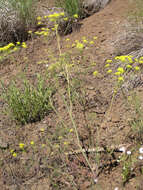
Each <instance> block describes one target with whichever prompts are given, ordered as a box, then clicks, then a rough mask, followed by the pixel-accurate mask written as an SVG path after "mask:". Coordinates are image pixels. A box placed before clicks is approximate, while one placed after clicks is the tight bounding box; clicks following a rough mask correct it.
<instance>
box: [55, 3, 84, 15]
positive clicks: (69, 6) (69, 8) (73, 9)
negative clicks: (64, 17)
mask: <svg viewBox="0 0 143 190" xmlns="http://www.w3.org/2000/svg"><path fill="white" fill-rule="evenodd" d="M56 5H57V6H60V7H63V8H64V9H65V11H66V12H67V13H68V14H69V16H73V15H75V14H77V15H79V16H81V15H82V3H81V0H56Z"/></svg>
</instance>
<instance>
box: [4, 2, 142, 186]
mask: <svg viewBox="0 0 143 190" xmlns="http://www.w3.org/2000/svg"><path fill="white" fill-rule="evenodd" d="M15 2H17V1H14V3H15ZM23 3H24V2H23ZM23 3H22V4H21V5H23ZM27 3H30V4H24V5H23V6H22V7H21V8H20V13H21V17H22V18H23V19H24V23H25V24H26V25H27V24H29V20H27V18H31V19H32V17H30V15H28V13H29V12H28V13H26V11H29V10H27V8H28V7H31V6H32V4H31V3H32V1H30V2H27ZM60 3H63V5H62V6H63V8H64V9H66V11H67V12H68V13H69V15H70V16H71V17H72V18H73V17H74V18H78V16H80V14H81V13H80V4H79V3H80V1H68V0H67V1H66V0H63V1H60ZM60 5H61V4H60ZM18 9H19V8H18ZM25 9H26V11H25ZM32 14H33V13H32ZM27 16H28V17H27ZM31 16H32V15H31ZM59 18H60V19H68V18H67V17H66V16H65V13H64V12H61V13H53V14H50V15H47V16H45V17H43V18H42V17H40V16H39V17H37V24H38V25H41V24H42V21H43V20H44V22H46V20H47V19H49V20H50V21H51V22H53V27H52V28H47V27H45V28H44V27H43V28H39V29H38V31H34V32H33V31H29V32H28V33H29V35H31V36H32V38H31V44H32V47H34V45H36V47H37V49H36V51H38V53H37V54H36V61H35V58H33V57H32V56H33V54H32V53H33V52H34V51H35V50H34V48H33V49H32V51H30V53H29V52H28V51H29V50H30V48H31V46H30V45H28V43H25V42H22V43H21V42H20V41H17V42H15V44H13V43H10V44H8V45H6V46H3V47H1V48H0V53H1V55H2V58H3V57H7V58H9V54H11V53H13V52H15V51H16V50H18V49H22V48H23V49H22V51H23V52H22V51H21V52H20V53H21V54H20V56H21V55H22V56H23V57H26V59H23V57H22V56H21V57H22V58H21V59H22V62H18V64H19V65H18V64H17V65H18V66H19V67H18V68H19V70H20V73H22V77H21V75H20V78H19V75H18V74H19V73H18V74H17V73H16V74H15V75H14V77H9V76H7V78H3V79H4V80H2V83H1V84H2V85H1V86H0V92H1V96H0V106H1V100H2V104H3V105H4V106H3V107H2V109H1V107H0V109H1V110H2V111H3V113H4V110H5V108H6V115H4V116H3V119H4V122H6V125H10V128H9V129H8V130H7V126H6V125H4V124H3V123H4V122H3V123H2V125H3V126H4V127H5V128H6V130H7V131H8V132H7V133H8V135H9V130H10V138H9V142H8V143H2V140H1V138H0V151H1V152H0V156H1V160H0V161H1V168H2V170H3V172H2V174H1V175H2V176H4V179H2V180H4V182H5V183H4V185H5V184H6V186H8V188H11V186H12V185H14V187H16V188H21V187H22V188H23V187H24V188H28V189H30V188H32V189H36V188H38V186H39V184H40V188H42V189H49V190H56V189H57V190H60V189H65V190H69V189H79V190H82V189H105V188H106V186H107V187H109V188H110V185H109V184H108V183H107V185H106V182H107V181H106V178H105V175H107V176H108V175H109V177H110V178H111V180H112V181H113V176H114V175H115V176H117V177H118V180H117V182H116V180H115V181H113V184H114V185H115V184H118V187H114V185H113V186H112V188H113V189H114V190H118V189H119V190H120V187H121V188H122V189H123V188H124V189H126V188H127V189H128V187H130V186H128V185H130V180H135V181H132V184H133V183H136V180H137V179H138V177H142V175H143V164H142V161H143V137H142V136H143V114H142V90H140V91H139V90H138V89H137V88H138V87H140V85H142V83H141V82H140V80H141V76H142V69H143V67H142V65H143V57H142V56H140V57H135V56H132V55H121V56H115V57H109V58H107V57H106V60H105V61H104V63H103V62H102V61H101V60H102V59H101V60H100V63H98V61H97V60H95V57H94V56H93V54H94V53H95V52H94V53H93V52H92V50H94V48H95V46H96V45H97V39H98V37H96V36H90V37H88V36H86V37H85V36H82V37H80V38H78V39H76V40H73V39H72V40H71V39H70V37H68V38H62V37H60V35H59V33H58V27H59V23H58V19H59ZM30 22H31V21H30ZM37 35H38V36H40V37H39V38H38V39H40V41H42V42H44V48H43V49H42V51H40V50H41V49H40V43H37V42H38V39H34V38H33V36H34V37H35V36H37ZM51 36H56V39H53V40H55V41H54V42H56V46H54V44H55V43H54V44H52V45H50V44H48V46H46V45H47V43H48V42H49V41H48V40H49V39H50V38H51ZM36 40H37V41H36ZM35 41H36V42H35ZM53 46H54V48H53V49H52V47H53ZM44 51H45V52H46V54H45V56H43V55H44V54H42V53H43V52H44ZM25 52H26V53H27V52H28V54H26V53H25ZM90 52H92V53H91V55H90ZM15 53H18V51H17V52H15ZM22 53H23V54H24V55H23V54H22ZM25 54H26V55H25ZM40 54H42V56H41V57H40ZM31 55H32V56H31ZM37 55H38V56H37ZM20 56H19V59H20ZM3 60H4V59H3ZM3 60H2V61H3ZM25 60H26V61H25ZM33 60H34V61H33ZM32 61H33V62H34V63H33V62H32ZM25 62H26V63H25ZM31 62H32V63H31ZM20 63H21V64H20ZM1 65H2V64H1ZM11 66H13V64H11ZM35 68H36V69H35ZM32 69H33V70H32ZM23 76H24V77H23ZM136 81H137V82H136ZM104 93H105V94H104ZM3 113H2V114H3ZM0 114H1V113H0ZM0 116H1V115H0ZM5 118H6V119H5ZM13 119H14V120H13ZM12 120H13V122H12ZM0 122H1V120H0ZM9 123H10V124H9ZM0 124H1V123H0ZM21 125H22V126H21ZM4 127H3V130H5V128H4ZM116 172H117V173H116ZM110 174H111V175H110ZM100 178H101V179H100ZM33 179H36V181H37V180H38V183H39V184H38V183H36V182H35V180H33ZM47 179H48V180H47ZM104 179H105V181H104V182H105V184H103V180H104ZM32 180H33V181H34V182H33V181H32ZM100 180H101V183H100ZM39 181H40V182H39ZM110 182H111V181H110ZM140 186H141V184H139V185H138V184H137V185H136V187H137V188H140ZM136 187H135V188H136Z"/></svg>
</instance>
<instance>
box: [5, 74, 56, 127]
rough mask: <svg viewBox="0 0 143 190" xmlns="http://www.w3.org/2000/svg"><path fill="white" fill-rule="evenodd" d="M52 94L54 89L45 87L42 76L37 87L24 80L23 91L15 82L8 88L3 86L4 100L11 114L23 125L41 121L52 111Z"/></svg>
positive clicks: (39, 77)
mask: <svg viewBox="0 0 143 190" xmlns="http://www.w3.org/2000/svg"><path fill="white" fill-rule="evenodd" d="M52 92H53V90H52V87H51V86H45V84H44V80H43V79H42V78H41V76H40V75H38V81H37V84H36V87H34V86H33V85H32V84H30V82H29V81H27V80H24V84H23V88H22V89H20V88H18V87H17V86H16V83H15V82H14V81H13V82H12V84H11V85H10V86H9V87H8V88H5V87H4V86H3V98H4V99H5V101H6V103H7V104H8V110H9V111H10V113H9V114H11V115H12V117H13V118H14V119H15V120H16V121H18V122H20V123H21V124H22V125H23V124H26V123H29V122H35V121H39V120H41V119H42V118H43V117H44V116H45V115H46V114H47V113H48V112H49V111H50V110H51V106H50V103H49V98H50V96H51V95H52Z"/></svg>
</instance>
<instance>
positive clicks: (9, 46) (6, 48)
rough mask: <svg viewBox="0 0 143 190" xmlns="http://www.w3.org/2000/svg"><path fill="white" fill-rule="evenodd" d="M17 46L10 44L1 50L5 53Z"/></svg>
mask: <svg viewBox="0 0 143 190" xmlns="http://www.w3.org/2000/svg"><path fill="white" fill-rule="evenodd" d="M14 46H15V45H14V44H13V43H9V44H8V45H6V46H4V47H1V48H0V52H5V51H7V50H9V49H10V48H11V47H14Z"/></svg>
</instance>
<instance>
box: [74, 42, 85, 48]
mask: <svg viewBox="0 0 143 190" xmlns="http://www.w3.org/2000/svg"><path fill="white" fill-rule="evenodd" d="M76 48H77V49H80V50H82V49H83V48H84V45H83V44H82V43H80V42H77V44H76Z"/></svg>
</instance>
